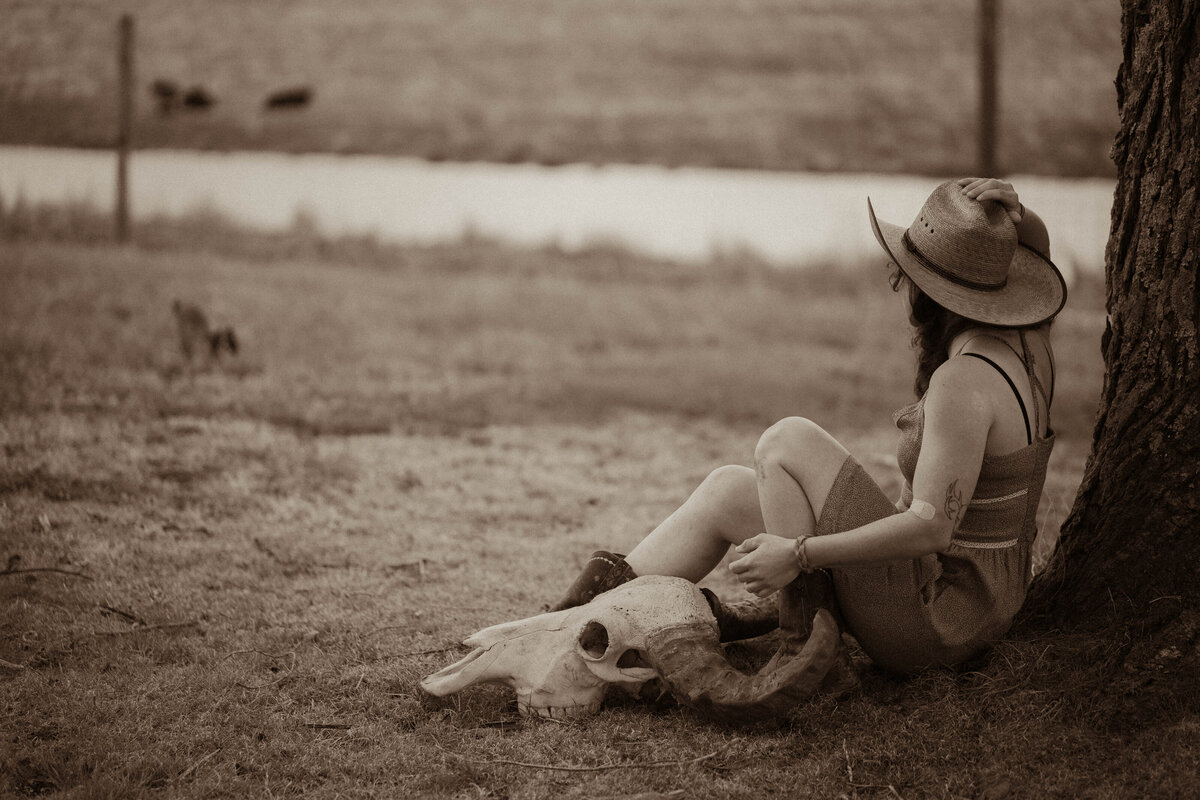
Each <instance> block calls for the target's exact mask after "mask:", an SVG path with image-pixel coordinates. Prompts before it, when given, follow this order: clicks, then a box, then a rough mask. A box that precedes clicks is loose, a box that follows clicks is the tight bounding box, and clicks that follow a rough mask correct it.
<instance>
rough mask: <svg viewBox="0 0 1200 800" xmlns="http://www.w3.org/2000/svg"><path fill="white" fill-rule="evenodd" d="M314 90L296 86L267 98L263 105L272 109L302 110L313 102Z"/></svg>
mask: <svg viewBox="0 0 1200 800" xmlns="http://www.w3.org/2000/svg"><path fill="white" fill-rule="evenodd" d="M312 96H313V90H312V89H311V88H309V87H308V86H295V87H293V88H291V89H281V90H279V91H278V92H273V93H271V94H270V95H268V96H267V99H266V101H265V102H264V103H263V105H265V106H266V107H267V108H268V109H271V108H302V107H304V106H306V105H308V103H309V101H310V100H312Z"/></svg>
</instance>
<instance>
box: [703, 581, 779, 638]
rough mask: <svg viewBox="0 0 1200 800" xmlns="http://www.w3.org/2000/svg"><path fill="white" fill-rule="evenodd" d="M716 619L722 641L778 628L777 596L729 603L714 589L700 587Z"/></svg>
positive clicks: (747, 636) (768, 631)
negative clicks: (718, 595)
mask: <svg viewBox="0 0 1200 800" xmlns="http://www.w3.org/2000/svg"><path fill="white" fill-rule="evenodd" d="M700 591H701V593H703V594H704V599H705V600H707V601H708V607H709V608H711V609H712V613H713V616H714V617H716V618H717V628H718V629H719V630H720V631H721V641H722V642H736V641H738V640H740V639H753V638H754V637H755V636H762V635H763V634H764V633H770V632H771V631H773V630H775V629H776V628H778V627H779V604H778V602H777V601H776V600H775V598H774V597H768V598H766V599H760V598H757V597H756V598H754V599H753V600H742V601H740V602H737V603H726V602H723V601H722V600H721V598H719V597H717V594H716V592H714V591H713V590H712V589H701V590H700Z"/></svg>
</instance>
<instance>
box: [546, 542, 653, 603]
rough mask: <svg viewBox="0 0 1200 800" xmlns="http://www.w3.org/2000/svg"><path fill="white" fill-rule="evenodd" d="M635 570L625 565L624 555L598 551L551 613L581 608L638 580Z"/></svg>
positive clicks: (593, 554)
mask: <svg viewBox="0 0 1200 800" xmlns="http://www.w3.org/2000/svg"><path fill="white" fill-rule="evenodd" d="M636 577H637V575H635V574H634V572H633V570H632V569H631V568H630V567H629V565H628V564H626V563H625V556H624V554H622V553H610V552H608V551H607V550H597V551H596V552H594V553H592V557H591V558H589V559H588V560H587V563H586V564H584V565H583V572H581V573H579V577H578V578H576V579H575V582H574V583H572V584H571V587H570V588H569V589H567V593H566V594H565V595H563V597H562V599H561V600H559V601H558V602H557V603H555V604H554V605H553V606H551V607H550V609H549V610H550V611H562V610H563V609H566V608H574V607H575V606H581V605H583V604H584V603H586V602H588V601H589V600H591V599H592V598H593V597H595V596H596V595H598V594H602V593H604V592H607V591H608V590H609V589H615V588H616V587H618V586H620V585H621V584H623V583H628V582H629V581H631V580H633V579H634V578H636Z"/></svg>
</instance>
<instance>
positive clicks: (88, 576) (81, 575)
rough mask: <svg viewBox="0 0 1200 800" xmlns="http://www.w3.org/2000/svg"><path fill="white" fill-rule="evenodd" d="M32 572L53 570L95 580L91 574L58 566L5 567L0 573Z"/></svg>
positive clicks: (61, 573) (21, 573) (18, 573)
mask: <svg viewBox="0 0 1200 800" xmlns="http://www.w3.org/2000/svg"><path fill="white" fill-rule="evenodd" d="M32 572H53V573H54V574H56V575H70V576H71V577H72V578H82V579H83V580H85V581H94V580H95V578H93V577H92V576H91V575H84V574H83V573H82V572H74V571H72V570H69V569H58V568H57V567H30V568H29V569H5V570H0V575H28V574H30V573H32Z"/></svg>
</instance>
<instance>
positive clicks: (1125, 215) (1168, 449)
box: [1031, 0, 1200, 655]
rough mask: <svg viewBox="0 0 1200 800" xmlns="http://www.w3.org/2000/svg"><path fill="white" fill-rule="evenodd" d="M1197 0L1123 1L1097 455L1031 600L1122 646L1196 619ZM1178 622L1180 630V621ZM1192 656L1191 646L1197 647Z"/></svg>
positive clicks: (1199, 519)
mask: <svg viewBox="0 0 1200 800" xmlns="http://www.w3.org/2000/svg"><path fill="white" fill-rule="evenodd" d="M1198 26H1200V0H1122V20H1121V27H1122V39H1123V42H1124V59H1123V63H1122V64H1121V66H1120V69H1119V71H1118V73H1117V102H1118V106H1119V108H1120V115H1121V129H1120V132H1119V133H1118V135H1117V138H1116V141H1115V142H1114V144H1113V150H1112V155H1113V160H1114V161H1115V162H1116V165H1117V171H1118V178H1117V188H1116V193H1115V196H1114V199H1113V211H1112V230H1111V231H1110V235H1109V240H1108V248H1107V251H1106V254H1105V269H1106V286H1107V308H1108V313H1109V323H1108V327H1107V329H1106V330H1105V333H1104V338H1103V340H1102V343H1101V348H1102V350H1103V353H1104V363H1105V380H1104V389H1103V392H1102V395H1101V398H1100V405H1099V413H1098V416H1097V419H1096V426H1095V430H1094V434H1093V437H1094V438H1093V446H1092V454H1091V457H1090V460H1089V462H1088V465H1087V469H1086V471H1085V474H1084V478H1083V483H1082V485H1081V486H1080V489H1079V494H1078V495H1077V497H1076V500H1075V505H1074V508H1073V509H1072V510H1071V513H1070V515H1069V516H1068V518H1067V520H1066V522H1065V524H1064V528H1063V534H1062V539H1061V546H1060V553H1059V556H1058V557H1056V559H1055V562H1054V565H1053V567H1052V568H1051V569H1050V570H1049V572H1048V573H1047V574H1046V576H1045V577H1044V578H1043V579H1039V582H1038V584H1037V586H1036V587H1035V589H1034V593H1033V597H1032V598H1031V605H1032V607H1033V609H1034V610H1035V611H1036V610H1038V609H1044V610H1049V611H1050V612H1052V614H1053V616H1054V618H1055V619H1056V620H1058V621H1059V622H1060V623H1070V624H1072V625H1078V624H1083V625H1086V626H1089V627H1090V626H1094V625H1105V626H1108V625H1112V624H1114V623H1115V624H1117V625H1119V626H1121V627H1122V628H1125V630H1127V631H1129V632H1130V641H1132V642H1137V641H1138V640H1139V639H1146V638H1150V639H1153V638H1154V637H1153V636H1152V634H1155V633H1156V632H1158V631H1161V630H1163V628H1164V626H1165V625H1167V623H1171V622H1177V623H1183V624H1184V627H1186V628H1187V629H1188V630H1189V631H1190V633H1189V634H1188V637H1187V638H1188V646H1187V650H1188V651H1189V652H1190V651H1191V650H1192V649H1194V648H1193V645H1194V642H1195V628H1196V620H1197V619H1198V618H1200V334H1198V332H1197V327H1198V325H1200V291H1198V289H1197V273H1198V271H1200V198H1198V196H1197V192H1198V191H1200V188H1198V187H1200V183H1198V181H1197V177H1198V171H1200V143H1198V139H1200V36H1198V30H1197V29H1198ZM1174 627H1178V624H1176V625H1175V626H1174ZM1193 655H1194V654H1193Z"/></svg>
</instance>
